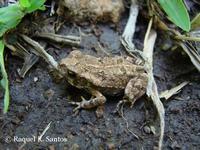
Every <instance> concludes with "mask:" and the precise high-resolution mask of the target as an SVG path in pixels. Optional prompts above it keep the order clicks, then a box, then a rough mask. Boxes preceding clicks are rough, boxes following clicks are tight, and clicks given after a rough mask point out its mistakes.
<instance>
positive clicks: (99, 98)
mask: <svg viewBox="0 0 200 150" xmlns="http://www.w3.org/2000/svg"><path fill="white" fill-rule="evenodd" d="M90 92H91V94H92V96H94V97H95V98H92V99H90V100H85V99H84V98H83V97H81V98H82V101H81V102H69V103H70V104H72V105H77V107H76V108H75V109H74V110H73V111H74V112H75V113H77V112H78V111H79V110H80V109H81V108H84V109H90V108H94V107H98V108H97V110H96V116H97V117H98V118H100V117H102V116H103V104H104V103H105V102H106V98H105V97H104V96H103V95H102V94H101V93H100V92H99V91H95V90H91V91H90Z"/></svg>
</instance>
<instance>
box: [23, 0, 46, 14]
mask: <svg viewBox="0 0 200 150" xmlns="http://www.w3.org/2000/svg"><path fill="white" fill-rule="evenodd" d="M45 1H46V0H30V7H28V8H26V10H25V11H26V13H32V12H33V11H35V10H37V9H42V8H44V3H45ZM42 10H43V9H42Z"/></svg>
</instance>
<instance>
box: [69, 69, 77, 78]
mask: <svg viewBox="0 0 200 150" xmlns="http://www.w3.org/2000/svg"><path fill="white" fill-rule="evenodd" d="M68 76H70V77H76V74H75V73H74V72H72V71H70V70H69V71H68Z"/></svg>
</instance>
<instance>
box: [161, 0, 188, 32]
mask: <svg viewBox="0 0 200 150" xmlns="http://www.w3.org/2000/svg"><path fill="white" fill-rule="evenodd" d="M158 2H159V3H160V5H161V7H162V8H163V9H164V11H165V12H166V13H167V15H168V16H169V18H170V19H171V21H172V22H173V23H174V24H176V25H177V26H179V27H180V28H181V29H183V30H184V31H187V32H188V31H190V18H189V14H188V12H187V9H186V7H185V5H184V3H183V1H182V0H158Z"/></svg>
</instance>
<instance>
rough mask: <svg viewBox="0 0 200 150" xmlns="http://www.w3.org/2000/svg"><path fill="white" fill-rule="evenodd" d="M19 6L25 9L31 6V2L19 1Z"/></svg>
mask: <svg viewBox="0 0 200 150" xmlns="http://www.w3.org/2000/svg"><path fill="white" fill-rule="evenodd" d="M19 4H20V6H21V7H24V8H26V7H30V6H31V4H30V2H29V0H19Z"/></svg>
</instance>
